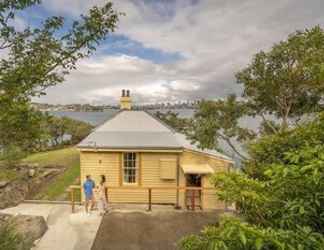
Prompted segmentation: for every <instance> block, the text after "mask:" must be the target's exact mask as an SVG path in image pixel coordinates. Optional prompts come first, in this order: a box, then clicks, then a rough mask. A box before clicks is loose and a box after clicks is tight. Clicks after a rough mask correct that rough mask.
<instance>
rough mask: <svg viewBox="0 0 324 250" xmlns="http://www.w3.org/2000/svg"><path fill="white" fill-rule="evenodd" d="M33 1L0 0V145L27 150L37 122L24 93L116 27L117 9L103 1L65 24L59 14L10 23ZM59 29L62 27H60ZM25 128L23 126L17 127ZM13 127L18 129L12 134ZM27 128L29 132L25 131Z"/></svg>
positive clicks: (70, 66) (57, 78) (40, 91)
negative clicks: (35, 23)
mask: <svg viewBox="0 0 324 250" xmlns="http://www.w3.org/2000/svg"><path fill="white" fill-rule="evenodd" d="M39 3H40V1H39V0H10V1H2V2H1V3H0V50H3V51H4V54H5V55H6V56H4V57H2V58H1V60H0V131H1V135H5V136H4V137H2V136H0V145H1V146H2V147H6V146H8V145H9V144H12V143H14V144H15V145H16V146H20V147H22V148H23V149H24V150H28V147H27V146H26V145H27V144H28V143H26V141H29V142H30V141H33V140H37V139H38V135H37V133H35V131H36V130H37V129H38V128H39V126H40V121H39V122H38V123H37V118H36V116H37V115H36V113H35V110H34V109H33V108H31V106H30V98H31V97H34V96H39V95H44V94H45V93H44V90H45V89H46V88H47V87H49V86H53V85H56V84H58V83H60V82H62V81H63V80H64V76H65V75H67V74H68V73H69V72H70V71H71V70H74V69H75V68H76V62H77V61H78V60H80V59H82V58H84V57H88V56H90V55H91V54H92V53H93V52H94V51H95V48H96V46H97V45H98V44H99V43H100V42H101V41H103V40H104V39H105V37H106V36H107V35H108V34H109V33H110V32H114V30H115V29H116V27H117V22H118V19H119V13H117V12H116V11H114V10H113V9H112V3H111V2H108V3H106V4H105V5H104V6H103V7H101V8H99V7H93V8H91V9H90V10H89V12H88V14H87V15H81V17H80V19H79V20H77V21H74V22H73V24H72V26H71V27H70V29H67V27H66V26H64V18H63V17H55V16H54V17H49V18H47V19H46V20H45V21H44V22H43V23H42V24H41V25H40V27H37V28H32V27H28V28H26V29H25V30H23V31H17V30H16V29H15V27H14V26H12V25H11V23H12V20H13V19H14V18H15V16H16V14H17V12H19V11H21V10H24V9H26V8H28V7H30V6H32V5H35V4H39ZM64 30H68V31H67V32H65V31H64ZM20 128H27V130H24V129H20ZM17 129H18V131H19V132H18V133H17ZM31 132H32V133H31Z"/></svg>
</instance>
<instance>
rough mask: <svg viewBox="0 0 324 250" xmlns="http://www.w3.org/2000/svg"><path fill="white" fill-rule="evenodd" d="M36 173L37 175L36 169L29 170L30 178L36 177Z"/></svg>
mask: <svg viewBox="0 0 324 250" xmlns="http://www.w3.org/2000/svg"><path fill="white" fill-rule="evenodd" d="M35 173H36V171H35V169H33V168H31V169H29V170H28V177H34V176H35Z"/></svg>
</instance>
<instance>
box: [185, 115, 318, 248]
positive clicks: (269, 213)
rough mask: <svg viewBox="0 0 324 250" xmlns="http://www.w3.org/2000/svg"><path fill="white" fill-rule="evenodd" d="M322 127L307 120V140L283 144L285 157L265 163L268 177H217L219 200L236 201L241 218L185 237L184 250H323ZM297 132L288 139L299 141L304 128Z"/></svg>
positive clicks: (224, 175)
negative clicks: (298, 138)
mask: <svg viewBox="0 0 324 250" xmlns="http://www.w3.org/2000/svg"><path fill="white" fill-rule="evenodd" d="M320 119H322V118H320ZM322 126H323V125H321V124H319V120H316V121H314V122H310V123H308V124H304V125H303V131H304V132H305V133H306V134H307V136H305V137H304V138H303V139H304V140H305V141H304V142H301V141H300V142H299V143H298V144H297V146H294V147H286V148H282V150H283V156H282V161H277V160H276V159H274V160H273V161H271V160H268V162H264V163H263V166H262V168H261V169H262V171H263V176H265V178H263V179H260V178H252V177H250V176H249V175H246V174H244V173H240V172H230V173H217V175H214V176H213V177H212V182H213V183H214V185H215V188H216V192H217V195H218V197H219V199H221V200H223V201H225V202H228V203H235V204H236V209H237V215H238V216H237V218H226V219H223V220H221V221H220V223H218V224H217V225H216V226H212V227H208V228H207V229H205V230H204V231H203V232H202V233H201V234H200V235H197V236H195V235H193V236H190V237H187V238H185V239H184V240H183V241H182V242H181V247H182V249H186V250H193V249H229V250H232V249H233V250H240V249H242V250H243V249H255V250H261V249H262V250H263V249H264V250H267V249H314V250H315V249H324V212H323V211H324V153H323V152H324V147H323V143H322V141H320V140H318V139H319V138H323V134H324V133H323V130H322ZM294 130H295V131H294V132H295V133H289V134H287V135H286V136H285V138H284V140H286V141H292V140H295V139H296V135H299V133H300V132H301V128H298V129H294ZM314 134H317V135H318V136H317V137H316V138H313V137H312V136H310V135H314ZM300 140H301V139H300ZM273 143H274V144H275V143H276V142H275V141H274V142H273ZM288 144H289V143H287V145H288ZM268 146H270V147H271V145H270V144H268ZM270 159H272V158H270Z"/></svg>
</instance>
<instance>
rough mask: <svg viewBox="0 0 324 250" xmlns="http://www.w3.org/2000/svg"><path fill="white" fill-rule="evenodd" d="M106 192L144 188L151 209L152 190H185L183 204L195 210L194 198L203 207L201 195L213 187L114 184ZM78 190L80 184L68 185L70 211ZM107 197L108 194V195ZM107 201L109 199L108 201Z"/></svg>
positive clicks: (148, 207) (73, 210)
mask: <svg viewBox="0 0 324 250" xmlns="http://www.w3.org/2000/svg"><path fill="white" fill-rule="evenodd" d="M106 188H107V193H109V190H146V191H147V202H146V204H147V211H152V204H153V203H152V191H153V190H154V191H159V190H160V191H161V190H174V191H175V192H176V193H178V192H180V191H184V192H185V205H186V206H187V208H189V209H191V210H193V211H195V209H196V207H197V205H198V204H197V203H196V198H199V201H200V208H201V209H203V207H202V196H203V193H204V191H207V190H215V189H214V188H206V187H127V186H122V187H116V186H107V187H106ZM76 190H79V191H81V186H80V185H71V186H70V187H69V193H70V199H71V206H72V213H74V212H75V204H76V201H75V191H76ZM188 193H191V195H189V196H187V194H188ZM108 197H109V195H108ZM187 198H189V199H190V204H189V205H188V204H187V200H188V199H187ZM108 202H109V201H108ZM178 202H179V199H178V194H177V198H176V202H175V204H174V205H175V208H179V204H178ZM140 204H145V202H144V203H143V202H140Z"/></svg>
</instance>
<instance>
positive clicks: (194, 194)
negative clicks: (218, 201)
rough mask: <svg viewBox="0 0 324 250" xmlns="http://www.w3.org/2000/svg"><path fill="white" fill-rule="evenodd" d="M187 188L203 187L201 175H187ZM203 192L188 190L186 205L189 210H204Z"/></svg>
mask: <svg viewBox="0 0 324 250" xmlns="http://www.w3.org/2000/svg"><path fill="white" fill-rule="evenodd" d="M186 187H188V188H191V187H192V188H200V187H201V175H199V174H186ZM201 203H202V202H201V190H197V189H189V190H186V200H185V205H186V207H187V209H191V210H195V209H196V207H199V208H200V209H202V205H201Z"/></svg>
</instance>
